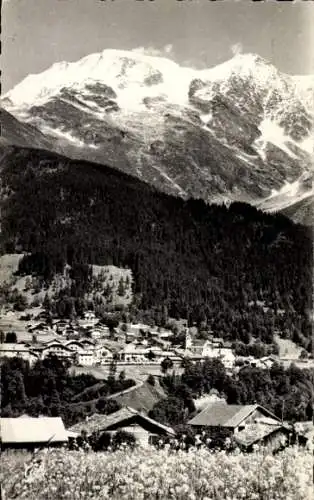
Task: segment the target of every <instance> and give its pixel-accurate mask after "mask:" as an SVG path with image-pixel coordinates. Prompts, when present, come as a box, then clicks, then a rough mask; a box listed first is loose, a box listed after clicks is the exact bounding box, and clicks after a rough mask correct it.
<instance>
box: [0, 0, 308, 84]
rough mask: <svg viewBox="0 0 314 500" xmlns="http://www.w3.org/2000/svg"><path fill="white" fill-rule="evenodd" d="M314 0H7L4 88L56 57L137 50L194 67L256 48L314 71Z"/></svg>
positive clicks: (291, 67)
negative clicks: (277, 0) (117, 50)
mask: <svg viewBox="0 0 314 500" xmlns="http://www.w3.org/2000/svg"><path fill="white" fill-rule="evenodd" d="M313 47H314V2H305V1H303V2H302V1H300V2H293V3H290V2H276V1H275V0H268V1H267V2H252V1H250V0H242V1H240V2H239V1H236V0H232V1H231V0H229V1H228V0H223V1H216V2H213V1H210V0H181V1H179V0H4V1H3V6H2V56H1V63H2V92H3V93H4V92H6V91H7V90H9V89H10V88H12V87H13V86H14V85H16V84H17V83H18V82H19V81H21V80H22V79H23V78H24V77H25V76H27V75H28V74H30V73H39V72H41V71H44V70H45V69H47V68H49V67H50V66H51V65H52V64H53V63H54V62H58V61H76V60H78V59H80V58H81V57H84V56H86V55H88V54H90V53H93V52H100V51H102V50H104V49H106V48H107V49H110V48H113V49H124V50H131V49H137V48H139V49H140V50H145V51H147V52H149V53H152V54H156V55H157V54H160V55H165V56H167V57H169V58H171V59H173V60H175V61H177V62H178V63H180V64H185V65H189V66H192V67H195V68H204V67H211V66H214V65H216V64H218V63H220V62H223V61H225V60H227V59H229V58H230V57H232V53H233V51H235V50H241V51H243V52H254V53H257V54H259V55H260V56H262V57H264V58H266V59H268V60H270V61H271V62H273V63H274V64H275V65H276V66H277V67H278V69H280V70H281V71H284V72H286V73H290V74H308V73H314V60H313V56H314V51H313Z"/></svg>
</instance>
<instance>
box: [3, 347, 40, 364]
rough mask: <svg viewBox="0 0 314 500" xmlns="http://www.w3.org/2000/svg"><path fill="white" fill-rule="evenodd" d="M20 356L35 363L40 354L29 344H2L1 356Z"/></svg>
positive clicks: (30, 362)
mask: <svg viewBox="0 0 314 500" xmlns="http://www.w3.org/2000/svg"><path fill="white" fill-rule="evenodd" d="M16 357H17V358H20V359H23V360H24V361H28V362H29V364H30V365H32V364H34V363H35V362H36V361H37V360H38V359H39V357H40V356H39V355H38V353H37V352H36V350H35V349H34V347H33V346H31V345H28V344H9V343H8V344H7V343H5V344H0V358H16Z"/></svg>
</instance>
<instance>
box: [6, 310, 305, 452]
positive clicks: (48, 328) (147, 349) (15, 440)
mask: <svg viewBox="0 0 314 500" xmlns="http://www.w3.org/2000/svg"><path fill="white" fill-rule="evenodd" d="M109 317H110V316H109ZM10 318H11V321H10ZM20 318H25V313H24V314H21V313H20ZM12 322H14V325H15V326H17V325H18V328H17V331H18V333H15V332H12V331H7V332H6V333H5V332H3V330H2V332H1V336H2V338H1V342H2V343H1V344H0V356H1V362H4V361H5V360H6V359H7V360H10V359H12V358H17V359H18V360H23V361H25V362H27V363H29V366H30V367H33V366H34V365H35V364H36V363H37V362H38V361H41V362H44V361H45V360H49V359H54V358H56V359H59V360H60V361H61V362H63V361H65V362H66V363H67V366H68V367H69V369H70V371H71V373H72V375H74V376H80V375H88V374H89V375H92V377H95V382H97V383H100V382H101V381H102V380H104V381H105V380H109V378H110V374H112V372H113V371H114V373H119V372H120V377H121V373H122V374H123V377H126V378H127V379H128V380H131V381H133V383H131V384H130V385H131V387H127V388H126V389H123V390H121V391H120V392H119V391H118V392H117V393H114V394H111V395H108V396H107V398H106V399H107V401H110V400H114V401H115V402H118V404H119V406H118V407H117V408H118V409H117V410H116V411H113V412H112V413H110V412H109V413H107V412H106V411H105V413H104V414H102V413H101V412H100V413H99V411H96V412H94V413H92V414H91V415H88V416H85V418H84V419H83V420H81V421H79V422H77V423H75V424H74V425H72V426H70V427H68V428H67V430H66V428H65V425H64V422H63V421H62V418H61V417H58V416H47V415H45V416H44V415H42V416H41V415H38V416H37V417H31V416H29V415H21V416H20V417H18V418H2V419H1V420H2V424H1V426H2V431H1V440H2V447H3V448H4V449H6V448H23V447H26V448H27V449H35V448H36V447H38V446H40V447H41V446H45V440H46V439H47V443H49V446H52V445H53V446H59V445H65V444H67V446H68V445H69V443H72V446H73V443H74V442H77V440H80V439H81V436H82V435H84V436H85V439H87V438H89V439H92V436H94V435H95V434H98V435H101V434H103V433H109V435H110V436H114V435H115V434H117V432H118V433H119V432H122V433H123V432H124V433H127V434H131V435H132V436H133V437H134V439H136V442H137V443H138V444H140V445H142V446H143V445H144V446H148V445H150V444H154V443H155V444H156V443H157V442H160V439H163V440H164V441H165V442H169V440H173V439H175V437H176V431H175V429H174V428H175V426H171V425H169V424H168V425H165V424H162V423H161V422H158V421H157V420H155V419H153V418H151V417H150V416H149V412H151V411H152V410H153V408H154V404H156V403H157V402H158V401H160V400H161V399H162V398H165V397H166V393H165V390H164V388H163V387H162V383H163V377H167V376H172V377H176V376H180V375H181V374H182V373H184V368H185V366H186V363H187V362H188V363H190V364H191V363H192V364H195V363H196V364H197V365H198V366H201V365H202V364H203V363H204V362H206V361H208V360H219V362H220V363H222V365H223V366H224V369H225V370H226V373H227V374H230V375H235V374H236V373H237V372H238V371H239V370H240V369H241V368H243V367H245V366H247V367H256V368H259V369H263V370H269V369H271V367H272V366H273V365H274V363H275V364H276V363H278V362H279V361H281V363H283V362H286V363H291V362H292V361H294V362H295V363H299V365H300V364H301V367H307V366H308V364H309V363H311V361H312V360H311V359H306V360H302V359H301V360H300V359H298V358H296V359H294V360H291V359H289V358H287V357H286V358H284V357H283V358H282V359H280V358H279V356H278V355H277V356H276V355H269V356H261V357H259V358H257V357H253V356H238V355H236V354H235V352H234V349H233V344H232V343H231V342H228V341H225V340H223V339H222V338H218V337H215V336H214V335H213V332H212V331H208V332H206V336H204V332H203V335H202V336H200V334H199V331H198V329H197V328H196V327H195V326H194V327H193V326H192V327H189V326H188V323H187V321H186V320H183V319H181V320H175V319H169V321H168V324H169V328H165V327H159V326H157V325H154V326H153V325H148V324H142V323H138V324H135V323H122V322H120V323H118V324H117V322H114V321H113V322H110V321H109V322H108V324H109V326H108V325H106V324H105V323H104V322H103V321H102V320H101V319H100V318H98V317H97V316H96V314H95V312H94V311H92V310H88V311H86V312H85V313H84V314H83V315H82V317H81V318H75V319H58V318H51V316H50V315H49V314H47V312H46V311H45V310H44V309H43V308H39V309H38V308H37V309H36V316H35V317H34V318H33V319H32V321H27V320H25V319H20V320H18V319H17V315H16V312H12V311H11V312H10V311H6V314H5V315H4V316H3V317H2V326H3V325H6V328H7V329H9V327H10V326H12ZM204 337H205V338H204ZM178 338H179V339H181V340H180V342H179V343H178V342H177V341H176V339H178ZM299 358H300V356H299ZM301 358H302V357H301ZM121 380H122V379H121ZM152 386H153V387H152ZM139 392H140V393H141V394H140V395H139ZM149 398H151V401H149ZM76 401H78V402H79V398H76ZM202 401H203V402H202ZM204 401H205V403H206V404H204ZM187 425H188V426H189V427H190V428H191V429H193V432H194V434H195V432H196V435H198V436H199V437H200V436H201V435H203V436H204V435H205V434H206V436H207V437H208V435H210V436H212V435H213V433H214V434H215V433H217V432H218V434H219V435H221V432H222V435H223V437H224V438H230V437H233V438H234V439H235V441H234V442H236V443H237V444H238V446H240V447H241V448H242V449H245V450H247V451H249V450H252V446H253V445H254V444H256V443H264V444H265V445H267V446H271V447H273V448H274V449H276V448H278V447H280V446H282V443H283V442H284V441H282V440H283V439H284V440H285V439H286V440H287V439H288V438H289V440H291V439H292V441H291V443H293V442H295V441H296V439H298V442H301V443H303V444H304V445H306V443H307V442H308V440H309V439H311V438H310V437H309V436H311V435H312V433H313V428H312V426H311V424H310V422H308V423H305V425H304V422H301V423H300V425H299V427H298V426H295V425H293V426H291V425H290V424H289V422H284V421H283V420H282V419H280V418H279V417H278V416H275V415H274V414H273V413H272V412H270V411H269V410H267V409H266V408H264V407H263V406H262V405H259V404H254V405H252V404H250V405H230V404H227V402H226V401H225V400H224V399H223V398H221V397H219V395H218V393H217V391H216V392H215V391H211V393H210V395H209V396H207V399H206V395H205V398H204V397H203V398H202V397H201V398H200V403H198V402H197V401H196V414H195V412H194V416H193V418H191V419H190V420H187ZM22 428H23V429H24V428H29V434H28V433H26V432H24V431H23V433H21V432H20V433H19V429H22ZM40 429H42V430H41V431H40ZM208 432H209V434H208ZM50 433H53V435H54V436H55V437H53V439H52V440H50V437H49V435H50ZM37 434H38V435H40V436H42V437H41V438H40V439H39V438H38V439H37V438H36V437H34V436H36V435H37ZM17 436H19V437H17ZM28 436H29V437H28ZM197 439H199V438H197ZM196 442H197V441H196ZM201 442H202V441H199V443H200V444H201Z"/></svg>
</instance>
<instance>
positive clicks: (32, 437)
mask: <svg viewBox="0 0 314 500" xmlns="http://www.w3.org/2000/svg"><path fill="white" fill-rule="evenodd" d="M0 440H1V449H2V450H4V449H8V448H15V449H28V450H33V449H35V448H42V447H50V446H62V445H65V444H67V441H68V435H67V431H66V430H65V427H64V425H63V421H62V419H61V417H28V416H22V417H17V418H1V419H0Z"/></svg>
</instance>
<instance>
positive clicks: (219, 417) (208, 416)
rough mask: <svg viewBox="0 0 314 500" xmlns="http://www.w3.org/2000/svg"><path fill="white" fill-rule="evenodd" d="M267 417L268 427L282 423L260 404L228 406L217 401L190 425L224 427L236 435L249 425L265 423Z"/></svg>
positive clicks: (190, 422) (207, 407)
mask: <svg viewBox="0 0 314 500" xmlns="http://www.w3.org/2000/svg"><path fill="white" fill-rule="evenodd" d="M265 417H266V418H267V423H268V425H279V424H280V423H281V421H280V419H279V418H278V417H276V415H274V414H273V413H272V412H270V411H269V410H267V409H266V408H264V407H263V406H260V405H258V404H254V405H228V404H227V403H226V402H224V401H215V402H213V403H210V404H209V405H208V406H206V408H204V410H202V411H201V412H200V413H198V414H197V415H196V416H195V417H194V418H192V419H191V420H190V421H189V422H188V424H189V425H191V426H193V427H197V428H202V429H205V428H212V429H214V428H215V429H216V428H221V427H223V428H225V429H229V430H230V431H232V432H233V433H236V432H239V431H240V430H243V429H244V428H245V427H246V426H247V425H248V424H253V423H261V422H263V420H264V421H265Z"/></svg>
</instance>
